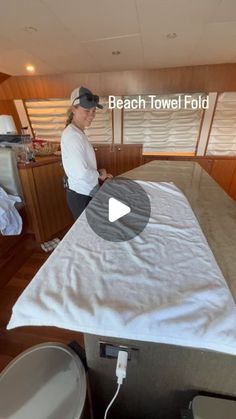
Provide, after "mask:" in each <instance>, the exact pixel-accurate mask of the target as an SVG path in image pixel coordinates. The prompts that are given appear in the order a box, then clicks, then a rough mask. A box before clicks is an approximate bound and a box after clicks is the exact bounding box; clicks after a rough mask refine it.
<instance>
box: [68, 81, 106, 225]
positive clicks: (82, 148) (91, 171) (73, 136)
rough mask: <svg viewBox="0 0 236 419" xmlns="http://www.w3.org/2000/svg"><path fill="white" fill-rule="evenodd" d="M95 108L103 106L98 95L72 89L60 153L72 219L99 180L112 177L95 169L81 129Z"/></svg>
mask: <svg viewBox="0 0 236 419" xmlns="http://www.w3.org/2000/svg"><path fill="white" fill-rule="evenodd" d="M96 108H100V109H102V108H103V106H102V105H100V104H99V97H98V96H96V95H93V94H92V92H91V91H90V90H88V89H86V88H85V87H79V88H77V89H75V90H73V92H72V93H71V107H70V110H69V116H68V119H67V122H66V128H65V129H64V131H63V133H62V137H61V152H62V163H63V167H64V171H65V173H66V176H67V188H66V198H67V203H68V206H69V208H70V210H71V212H72V214H73V217H74V219H75V220H76V219H77V218H78V217H79V216H80V214H81V213H82V212H83V211H84V209H85V208H86V206H87V205H88V203H89V201H90V200H91V199H92V196H91V192H92V190H93V189H94V188H95V187H96V186H98V184H99V183H98V181H99V180H101V181H104V180H105V179H107V178H112V175H111V174H109V173H107V171H106V169H100V170H97V162H96V156H95V152H94V149H93V147H92V145H91V144H90V143H89V141H88V138H87V136H86V134H85V132H84V130H85V128H87V127H89V126H90V125H91V123H92V121H93V119H94V117H95V113H96Z"/></svg>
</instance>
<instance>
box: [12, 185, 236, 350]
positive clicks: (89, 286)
mask: <svg viewBox="0 0 236 419" xmlns="http://www.w3.org/2000/svg"><path fill="white" fill-rule="evenodd" d="M139 183H140V185H141V186H142V187H143V188H144V189H145V190H146V192H147V194H148V196H149V199H150V201H151V217H150V220H149V223H148V225H147V226H146V228H145V230H144V231H143V232H142V233H141V234H140V235H139V236H137V237H135V238H134V239H133V240H130V241H126V242H122V243H112V242H107V241H105V240H103V239H102V238H100V237H99V236H97V235H96V234H95V233H94V232H93V231H92V230H91V228H90V227H89V225H88V223H87V220H86V216H85V213H83V214H82V216H81V217H80V218H79V219H78V220H77V222H76V223H75V224H74V226H73V227H72V228H71V230H70V231H69V232H68V234H67V235H66V236H65V238H64V239H63V240H62V242H61V243H60V244H59V245H58V247H57V248H56V250H55V251H54V252H53V254H52V255H51V256H50V258H49V259H48V260H47V262H46V263H45V264H44V265H43V267H42V268H41V269H40V271H39V272H38V273H37V275H36V276H35V278H34V279H33V281H32V282H31V283H30V285H29V286H28V287H27V288H26V290H25V291H24V292H23V294H22V295H21V296H20V298H19V300H18V301H17V303H16V304H15V306H14V308H13V314H12V318H11V320H10V323H9V324H8V329H11V328H14V327H18V326H24V325H51V326H57V327H62V328H66V329H71V330H76V331H82V332H86V333H93V334H97V335H102V336H111V337H121V338H127V339H135V340H142V341H149V342H162V343H169V344H176V345H181V346H187V347H196V348H204V349H210V350H216V351H220V352H225V353H230V354H236V309H235V303H234V301H233V298H232V296H231V293H230V291H229V289H228V287H227V284H226V282H225V280H224V278H223V276H222V273H221V271H220V270H219V268H218V266H217V263H216V261H215V259H214V256H213V254H212V252H211V250H210V248H209V246H208V243H207V241H206V239H205V237H204V235H203V233H202V231H201V228H200V226H199V224H198V221H197V220H196V218H195V216H194V214H193V211H192V209H191V207H190V205H189V203H188V201H187V199H186V198H185V196H184V195H183V194H182V192H181V191H180V190H179V189H178V188H177V187H176V186H175V185H173V184H170V183H154V182H139ZM98 193H99V192H98Z"/></svg>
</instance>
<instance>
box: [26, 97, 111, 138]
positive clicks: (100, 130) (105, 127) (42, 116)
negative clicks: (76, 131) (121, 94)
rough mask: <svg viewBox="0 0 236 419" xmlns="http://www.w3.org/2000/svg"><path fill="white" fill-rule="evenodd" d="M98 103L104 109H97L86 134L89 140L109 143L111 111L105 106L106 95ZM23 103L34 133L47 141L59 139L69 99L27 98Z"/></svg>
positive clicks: (63, 126)
mask: <svg viewBox="0 0 236 419" xmlns="http://www.w3.org/2000/svg"><path fill="white" fill-rule="evenodd" d="M100 103H101V104H102V105H104V109H102V110H100V109H97V112H96V117H95V119H94V121H93V123H92V126H91V127H90V128H89V129H88V130H87V134H88V137H89V139H90V141H91V142H99V143H109V142H111V138H112V113H111V110H109V109H108V108H107V103H108V98H107V97H103V98H101V99H100ZM25 105H26V109H27V113H28V115H29V119H30V122H31V126H32V129H33V131H34V135H35V136H36V137H38V138H40V139H45V140H47V141H48V140H49V141H53V140H54V141H60V138H61V134H62V131H63V129H64V128H65V122H66V119H67V110H68V108H69V106H70V100H69V99H48V100H28V101H26V102H25Z"/></svg>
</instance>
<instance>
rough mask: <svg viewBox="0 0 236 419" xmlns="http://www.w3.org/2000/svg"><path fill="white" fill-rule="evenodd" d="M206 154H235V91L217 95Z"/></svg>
mask: <svg viewBox="0 0 236 419" xmlns="http://www.w3.org/2000/svg"><path fill="white" fill-rule="evenodd" d="M207 155H228V156H231V155H232V156H235V155H236V93H235V92H228V93H222V94H220V95H219V97H218V101H217V105H216V110H215V115H214V119H213V123H212V127H211V132H210V137H209V142H208V147H207Z"/></svg>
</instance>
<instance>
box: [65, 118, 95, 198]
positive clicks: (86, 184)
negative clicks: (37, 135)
mask: <svg viewBox="0 0 236 419" xmlns="http://www.w3.org/2000/svg"><path fill="white" fill-rule="evenodd" d="M61 152H62V163H63V167H64V170H65V173H66V175H67V177H68V184H69V189H71V190H73V191H75V192H77V193H80V194H83V195H90V193H91V191H92V189H93V188H94V187H95V186H97V185H98V176H99V173H98V171H97V161H96V156H95V152H94V149H93V147H92V145H91V144H90V143H89V142H88V139H87V136H86V135H85V134H84V133H83V131H81V130H80V129H79V128H77V127H76V126H75V125H73V124H69V125H68V126H67V127H66V128H65V129H64V131H63V133H62V137H61Z"/></svg>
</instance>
